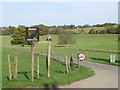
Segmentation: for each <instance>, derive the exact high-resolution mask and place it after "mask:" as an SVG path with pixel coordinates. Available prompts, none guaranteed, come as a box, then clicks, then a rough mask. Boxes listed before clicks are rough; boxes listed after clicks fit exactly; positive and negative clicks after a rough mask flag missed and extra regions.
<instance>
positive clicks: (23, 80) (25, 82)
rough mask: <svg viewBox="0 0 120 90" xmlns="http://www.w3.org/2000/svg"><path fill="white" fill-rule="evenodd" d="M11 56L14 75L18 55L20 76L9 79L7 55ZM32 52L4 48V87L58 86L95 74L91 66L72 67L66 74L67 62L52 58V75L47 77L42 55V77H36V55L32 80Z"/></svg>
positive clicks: (44, 59) (44, 60)
mask: <svg viewBox="0 0 120 90" xmlns="http://www.w3.org/2000/svg"><path fill="white" fill-rule="evenodd" d="M8 54H9V55H10V56H11V65H12V75H13V70H14V69H13V65H14V57H15V56H18V78H17V80H15V79H13V80H11V81H9V78H8V67H7V66H8V64H7V55H8ZM30 57H31V54H30V53H27V52H24V51H18V50H14V49H11V48H3V50H2V87H3V88H23V87H46V88H47V87H54V88H55V87H57V86H59V85H66V84H70V83H72V82H74V81H77V80H81V79H84V78H87V77H89V76H92V75H94V71H92V70H91V69H90V68H87V67H84V66H81V68H80V69H77V68H76V66H75V67H73V68H71V69H70V71H69V74H66V67H65V64H64V63H63V62H61V61H56V60H53V59H52V60H51V77H50V78H48V77H47V69H46V58H45V57H43V56H40V79H39V80H38V79H36V77H37V75H36V70H37V69H36V56H35V80H34V82H32V81H31V68H30V65H31V61H30Z"/></svg>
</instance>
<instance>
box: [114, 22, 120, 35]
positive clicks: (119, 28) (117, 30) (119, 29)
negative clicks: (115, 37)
mask: <svg viewBox="0 0 120 90" xmlns="http://www.w3.org/2000/svg"><path fill="white" fill-rule="evenodd" d="M115 32H116V34H120V24H118V25H117V27H116V29H115Z"/></svg>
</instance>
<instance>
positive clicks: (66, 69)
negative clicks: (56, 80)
mask: <svg viewBox="0 0 120 90" xmlns="http://www.w3.org/2000/svg"><path fill="white" fill-rule="evenodd" d="M67 59H68V58H67V56H65V64H66V73H67V74H68V64H67V63H68V61H67Z"/></svg>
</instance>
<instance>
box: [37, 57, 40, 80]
mask: <svg viewBox="0 0 120 90" xmlns="http://www.w3.org/2000/svg"><path fill="white" fill-rule="evenodd" d="M39 73H40V71H39V56H37V79H39V78H40V77H39Z"/></svg>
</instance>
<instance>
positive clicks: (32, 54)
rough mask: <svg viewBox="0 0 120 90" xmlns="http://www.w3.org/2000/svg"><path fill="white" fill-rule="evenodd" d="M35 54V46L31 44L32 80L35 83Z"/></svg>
mask: <svg viewBox="0 0 120 90" xmlns="http://www.w3.org/2000/svg"><path fill="white" fill-rule="evenodd" d="M34 54H35V44H34V43H32V44H31V80H32V81H34Z"/></svg>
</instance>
